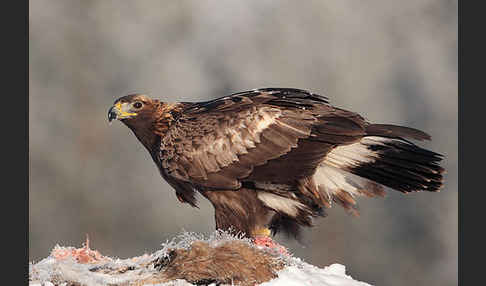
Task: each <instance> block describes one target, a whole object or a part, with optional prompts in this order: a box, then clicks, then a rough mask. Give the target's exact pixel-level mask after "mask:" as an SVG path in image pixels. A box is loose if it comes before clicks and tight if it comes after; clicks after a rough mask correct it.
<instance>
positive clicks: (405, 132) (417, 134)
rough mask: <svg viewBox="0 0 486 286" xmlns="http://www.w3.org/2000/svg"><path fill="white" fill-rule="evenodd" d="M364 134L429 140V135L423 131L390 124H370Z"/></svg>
mask: <svg viewBox="0 0 486 286" xmlns="http://www.w3.org/2000/svg"><path fill="white" fill-rule="evenodd" d="M366 134H368V135H369V136H382V137H393V138H410V139H415V140H430V135H429V134H427V133H425V132H423V131H420V130H418V129H414V128H410V127H404V126H397V125H391V124H370V125H368V126H367V127H366Z"/></svg>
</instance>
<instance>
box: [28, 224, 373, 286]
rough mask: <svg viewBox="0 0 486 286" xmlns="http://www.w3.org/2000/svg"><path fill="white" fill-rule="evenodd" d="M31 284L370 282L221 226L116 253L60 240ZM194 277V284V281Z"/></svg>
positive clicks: (335, 285) (342, 285)
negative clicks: (140, 251)
mask: <svg viewBox="0 0 486 286" xmlns="http://www.w3.org/2000/svg"><path fill="white" fill-rule="evenodd" d="M29 281H30V285H39V286H41V285H42V286H47V285H63V284H64V285H71V284H75V283H77V284H76V285H78V284H81V285H93V286H98V285H129V284H130V285H131V284H132V283H135V284H136V285H164V286H169V285H172V286H184V285H196V284H197V285H204V284H205V285H216V284H218V283H219V284H218V285H262V286H263V285H264V286H274V285H279V286H280V285H282V286H290V285H322V286H326V285H330V286H331V285H332V286H358V285H359V286H366V285H370V284H367V283H364V282H360V281H356V280H354V279H353V278H352V277H350V276H349V275H346V273H345V267H344V266H343V265H340V264H332V265H330V266H327V267H324V268H319V267H315V266H313V265H311V264H308V263H306V262H304V261H303V260H301V259H300V258H297V257H293V256H292V255H291V254H288V253H285V252H282V251H281V248H269V247H262V246H259V245H255V244H254V243H253V242H252V241H251V240H249V239H247V238H242V237H238V236H234V235H232V234H229V233H226V232H222V231H216V232H214V233H213V234H211V235H210V236H209V237H204V236H202V235H200V234H194V233H187V232H185V233H182V234H181V235H179V236H177V237H175V238H174V239H172V240H171V241H167V242H166V243H163V244H162V249H160V250H158V251H156V252H154V253H152V254H144V255H142V256H139V257H133V258H128V259H114V258H110V257H106V256H103V255H101V254H100V253H99V252H98V251H95V250H91V249H90V248H89V243H87V244H86V245H85V246H84V247H83V248H74V247H60V246H56V247H55V248H54V249H53V251H52V252H51V255H50V256H49V257H47V258H45V259H43V260H41V261H39V262H38V263H35V264H33V263H31V264H30V265H29ZM191 282H192V283H194V284H191Z"/></svg>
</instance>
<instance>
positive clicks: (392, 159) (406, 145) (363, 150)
mask: <svg viewBox="0 0 486 286" xmlns="http://www.w3.org/2000/svg"><path fill="white" fill-rule="evenodd" d="M328 157H329V158H326V159H325V160H324V162H323V163H324V164H327V165H330V166H333V167H335V168H338V169H341V170H345V171H348V172H350V173H352V174H355V175H358V176H360V177H363V178H366V179H369V180H372V181H375V182H377V183H379V184H382V185H384V186H387V187H390V188H392V189H395V190H397V191H401V192H404V193H407V192H416V191H431V192H435V191H438V190H439V189H440V188H441V187H442V181H443V177H442V173H443V172H444V169H443V168H442V167H440V166H439V164H438V163H439V162H440V161H441V160H442V156H441V155H440V154H437V153H435V152H432V151H429V150H426V149H423V148H421V147H419V146H417V145H415V144H413V143H411V142H408V141H406V140H403V139H394V138H385V137H377V136H366V137H363V138H362V139H361V140H360V141H359V142H357V143H354V144H350V145H345V146H340V147H337V148H335V149H334V150H332V151H331V152H330V153H329V156H328Z"/></svg>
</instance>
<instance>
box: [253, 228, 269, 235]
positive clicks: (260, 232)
mask: <svg viewBox="0 0 486 286" xmlns="http://www.w3.org/2000/svg"><path fill="white" fill-rule="evenodd" d="M270 234H271V232H270V230H269V229H268V228H266V227H263V228H257V229H255V230H254V231H253V236H270Z"/></svg>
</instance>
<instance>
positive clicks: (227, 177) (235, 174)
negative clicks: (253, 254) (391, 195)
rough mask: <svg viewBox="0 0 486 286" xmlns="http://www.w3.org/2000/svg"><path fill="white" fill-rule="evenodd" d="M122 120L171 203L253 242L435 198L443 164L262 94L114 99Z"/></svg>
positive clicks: (317, 109) (377, 127)
mask: <svg viewBox="0 0 486 286" xmlns="http://www.w3.org/2000/svg"><path fill="white" fill-rule="evenodd" d="M113 119H118V120H120V121H122V122H123V123H124V124H125V125H126V126H128V127H129V128H130V129H131V130H132V131H133V133H134V134H135V136H136V137H137V138H138V140H140V142H141V143H142V144H143V146H145V148H147V150H148V151H149V153H150V155H151V156H152V158H153V160H154V162H155V164H156V165H157V167H158V168H159V171H160V174H161V175H162V177H163V178H164V179H165V180H166V181H167V182H168V183H169V184H170V185H171V186H172V187H173V188H174V189H175V192H176V195H177V198H178V199H179V200H180V201H181V202H184V203H188V204H190V205H191V206H194V207H195V206H196V197H195V195H196V192H199V193H200V194H201V195H202V196H204V197H205V198H207V199H208V200H209V201H210V202H211V203H212V204H213V206H214V209H215V219H216V228H217V229H224V230H231V229H232V230H233V231H238V232H241V233H244V234H245V235H247V236H249V237H256V236H257V235H261V234H269V233H270V231H269V230H271V232H272V233H273V234H275V233H277V232H279V231H281V232H283V233H285V234H287V235H292V236H295V237H296V238H297V236H298V234H299V229H300V227H301V226H307V227H309V226H312V218H313V217H317V216H323V215H324V212H323V210H324V209H325V208H329V207H330V206H331V205H332V204H333V203H337V204H339V205H341V206H342V207H344V208H345V209H346V210H348V211H350V212H351V213H354V214H357V211H356V208H355V205H356V201H355V198H356V197H357V196H358V195H365V196H368V197H374V196H377V195H378V196H383V195H384V186H386V187H389V188H391V189H394V190H397V191H400V192H403V193H408V192H416V191H430V192H435V191H438V190H439V189H440V188H441V187H442V181H443V177H442V173H443V171H444V169H443V168H442V167H440V166H439V162H440V161H441V160H442V155H440V154H437V153H434V152H432V151H429V150H426V149H423V148H421V147H419V146H417V145H415V144H414V143H412V142H410V141H409V140H408V139H415V140H426V139H427V140H428V139H430V136H429V135H427V134H426V133H424V132H422V131H420V130H417V129H413V128H408V127H402V126H396V125H388V124H372V123H369V122H367V121H366V120H365V119H364V118H363V117H361V116H360V115H359V114H357V113H354V112H351V111H347V110H344V109H340V108H337V107H334V106H332V105H330V104H329V103H328V99H327V98H326V97H324V96H321V95H317V94H314V93H310V92H308V91H305V90H300V89H294V88H263V89H255V90H251V91H244V92H238V93H234V94H232V95H229V96H225V97H221V98H218V99H214V100H210V101H205V102H194V103H192V102H180V103H165V102H162V101H160V100H157V99H151V98H149V97H148V96H146V95H142V94H132V95H127V96H124V97H121V98H119V99H117V100H116V101H115V103H114V105H113V106H112V107H111V108H110V109H109V111H108V120H109V121H110V122H111V121H112V120H113Z"/></svg>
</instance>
